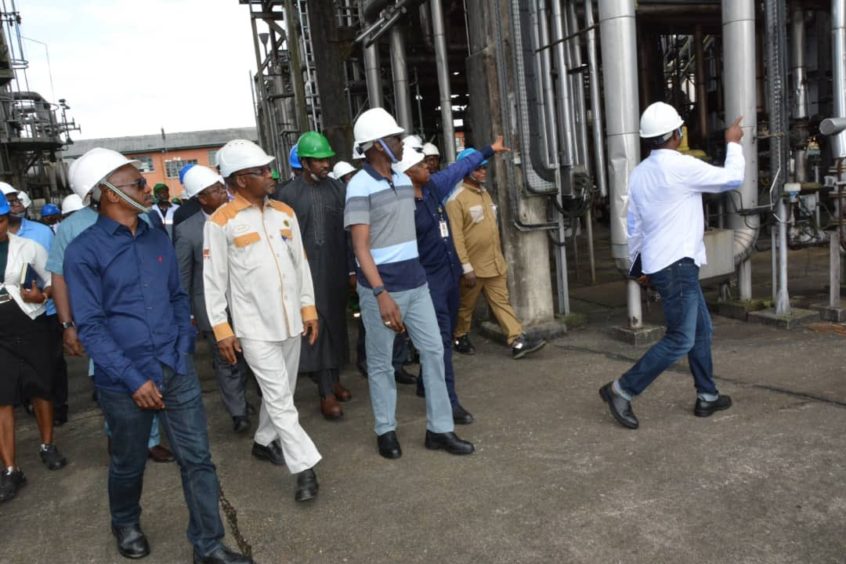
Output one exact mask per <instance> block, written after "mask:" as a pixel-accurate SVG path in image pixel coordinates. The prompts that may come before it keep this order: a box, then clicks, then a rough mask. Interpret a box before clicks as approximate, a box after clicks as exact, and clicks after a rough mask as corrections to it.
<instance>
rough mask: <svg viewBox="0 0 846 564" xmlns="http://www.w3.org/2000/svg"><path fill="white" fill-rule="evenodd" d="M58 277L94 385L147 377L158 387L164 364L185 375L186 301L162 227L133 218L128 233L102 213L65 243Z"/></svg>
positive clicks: (124, 387) (128, 386) (190, 338)
mask: <svg viewBox="0 0 846 564" xmlns="http://www.w3.org/2000/svg"><path fill="white" fill-rule="evenodd" d="M64 275H65V281H66V283H67V285H68V291H69V292H70V298H71V307H72V309H73V318H74V321H75V322H76V324H77V330H78V332H79V338H80V340H81V341H82V344H83V345H85V349H86V351H87V352H88V354H89V356H90V357H91V358H92V359H93V361H94V383H95V385H96V386H98V387H100V388H104V389H107V390H112V391H118V392H128V393H133V392H135V390H137V389H138V388H139V387H141V385H143V384H144V383H145V382H146V381H147V380H152V381H153V382H154V383H155V384H156V385H157V386H159V387H161V386H162V381H163V374H162V367H161V365H162V364H164V365H166V366H168V367H170V368H171V369H172V370H173V371H174V372H175V373H177V374H186V373H187V366H186V358H185V357H186V355H188V354H191V353H192V352H193V348H194V337H195V334H194V330H193V327H192V326H191V316H190V302H189V300H188V295H187V294H186V293H185V291H184V290H183V289H182V288H181V286H180V283H179V267H178V266H177V262H176V255H175V254H174V251H173V246H172V245H171V243H170V239H169V238H168V236H167V235H166V234H165V233H164V232H162V231H160V230H158V229H153V228H151V227H150V226H149V225H147V223H145V222H144V221H139V222H138V226H137V228H136V231H135V236H134V237H133V235H132V233H131V232H130V231H129V229H127V228H126V227H125V226H123V225H120V224H119V223H116V222H115V221H113V220H111V219H109V218H107V217H105V216H102V215H101V216H100V217H99V218H98V219H97V223H95V224H94V225H92V226H91V227H89V228H88V229H86V230H85V231H83V232H82V233H81V234H80V235H79V236H78V237H77V238H76V239H74V240H73V241H72V242H71V244H70V245H68V248H67V250H66V251H65V261H64Z"/></svg>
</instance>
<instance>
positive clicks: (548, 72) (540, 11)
mask: <svg viewBox="0 0 846 564" xmlns="http://www.w3.org/2000/svg"><path fill="white" fill-rule="evenodd" d="M530 6H531V7H530V9H529V10H530V11H529V13H530V14H531V21H532V29H531V37H532V49H533V50H534V52H535V55H534V57H533V58H534V63H535V83H536V86H537V89H538V90H539V91H540V93H541V95H540V96H539V97H538V101H537V104H536V107H537V111H538V113H540V115H541V118H540V119H539V120H538V125H539V126H540V127H539V128H538V129H539V132H540V141H541V145H542V147H541V151H540V153H541V156H542V163H543V166H544V168H550V169H553V168H554V169H557V168H558V135H557V133H556V129H557V123H556V121H557V120H556V115H555V87H554V86H553V83H552V60H551V57H550V54H549V49H543V47H546V46H547V45H549V23H548V22H547V19H546V2H545V0H531V2H530ZM565 144H566V141H565ZM556 184H557V185H558V186H559V188H560V187H561V183H560V181H559V182H556Z"/></svg>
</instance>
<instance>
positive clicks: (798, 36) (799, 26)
mask: <svg viewBox="0 0 846 564" xmlns="http://www.w3.org/2000/svg"><path fill="white" fill-rule="evenodd" d="M790 48H791V49H790V53H791V55H790V67H791V74H792V75H793V112H792V113H793V117H794V118H795V119H806V118H807V117H808V84H807V82H808V80H807V76H806V74H805V73H806V68H805V12H804V11H803V10H802V5H801V4H799V3H798V2H797V3H796V4H794V5H793V11H792V12H791V14H790Z"/></svg>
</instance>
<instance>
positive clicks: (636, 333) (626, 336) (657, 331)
mask: <svg viewBox="0 0 846 564" xmlns="http://www.w3.org/2000/svg"><path fill="white" fill-rule="evenodd" d="M611 335H612V336H613V337H614V338H615V339H617V340H618V341H622V342H624V343H628V344H630V345H633V346H635V347H643V346H646V345H651V344H652V343H656V342H658V341H659V340H661V337H663V336H664V328H663V327H658V326H656V325H644V326H643V327H638V328H637V329H632V328H631V327H625V326H618V327H613V328H612V329H611Z"/></svg>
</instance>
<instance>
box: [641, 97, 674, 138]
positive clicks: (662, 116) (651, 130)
mask: <svg viewBox="0 0 846 564" xmlns="http://www.w3.org/2000/svg"><path fill="white" fill-rule="evenodd" d="M683 123H684V120H683V119H682V118H681V116H680V115H679V113H678V112H677V111H676V109H675V108H674V107H672V106H671V105H670V104H665V103H664V102H655V103H654V104H651V105H650V106H649V107H648V108H646V109H645V110H643V115H641V116H640V136H641V138H643V139H651V138H653V137H660V136H661V135H666V134H667V133H670V132H671V131H675V130H676V129H678V128H679V127H681V125H682V124H683Z"/></svg>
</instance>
